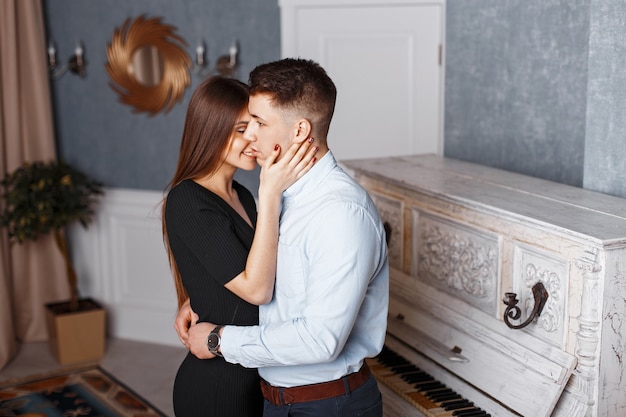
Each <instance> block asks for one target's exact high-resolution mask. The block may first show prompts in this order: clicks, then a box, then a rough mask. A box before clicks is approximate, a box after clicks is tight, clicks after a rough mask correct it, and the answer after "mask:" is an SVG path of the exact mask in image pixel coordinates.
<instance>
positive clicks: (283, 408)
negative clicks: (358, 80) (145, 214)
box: [176, 59, 389, 417]
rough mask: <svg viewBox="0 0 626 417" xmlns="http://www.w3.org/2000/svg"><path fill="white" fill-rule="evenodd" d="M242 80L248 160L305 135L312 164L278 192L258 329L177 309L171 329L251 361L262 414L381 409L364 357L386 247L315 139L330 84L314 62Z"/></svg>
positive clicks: (229, 357) (375, 329)
mask: <svg viewBox="0 0 626 417" xmlns="http://www.w3.org/2000/svg"><path fill="white" fill-rule="evenodd" d="M250 87H251V89H250V102H249V106H248V109H249V111H250V115H251V122H250V123H249V124H248V128H247V129H246V132H245V134H244V136H245V137H247V138H248V139H249V140H251V141H252V145H251V147H252V148H253V149H254V151H255V154H256V157H257V162H258V163H260V164H262V163H263V161H265V159H266V158H267V156H268V155H270V153H271V152H272V149H273V147H274V146H275V144H276V143H278V144H279V145H281V149H288V147H289V145H290V144H292V143H293V142H302V141H304V140H307V139H309V138H311V137H313V138H315V143H316V145H317V146H318V147H319V150H318V152H317V154H316V156H317V158H318V160H317V162H316V164H315V166H313V168H312V169H311V170H310V171H309V172H308V173H307V174H305V175H304V176H303V177H302V178H301V179H300V180H298V181H297V182H296V183H295V184H294V185H292V186H291V187H290V188H288V189H287V190H286V191H285V192H284V194H283V206H282V213H281V219H280V226H279V229H280V237H279V245H278V246H279V247H278V258H277V259H278V262H277V273H276V287H275V291H274V298H273V299H272V301H271V302H270V303H269V304H267V305H263V306H261V307H260V311H259V319H260V323H259V325H258V326H220V325H219V324H220V323H217V324H218V325H217V326H216V324H213V323H206V322H204V323H192V326H191V327H190V328H189V330H188V331H187V324H188V323H189V321H190V318H189V317H190V316H191V309H190V308H189V307H188V305H187V307H183V308H182V309H181V311H180V312H179V315H178V317H177V320H176V329H177V332H178V333H179V336H180V337H181V340H183V341H184V342H185V344H186V346H188V347H189V348H190V350H191V352H192V353H193V354H194V355H196V356H197V357H199V358H201V359H210V358H213V357H215V355H220V356H223V357H224V359H225V360H226V361H228V362H232V363H239V364H241V365H242V366H245V367H249V368H250V367H252V368H259V374H260V375H261V377H262V378H263V382H262V383H261V387H262V391H263V394H264V397H265V411H264V416H266V417H274V416H287V415H289V416H312V415H316V416H356V415H362V416H382V398H381V395H380V391H379V390H378V386H377V384H376V380H375V379H374V378H373V376H372V375H370V373H369V370H368V368H367V366H366V365H365V363H364V359H365V358H367V357H373V356H375V355H376V354H378V352H379V351H380V350H381V348H382V345H383V342H384V338H385V330H386V326H387V305H388V286H389V269H388V268H389V267H388V260H387V246H386V244H385V232H384V228H383V224H382V221H381V219H380V217H379V215H378V212H377V210H376V208H375V206H374V204H373V203H372V201H371V199H370V198H369V196H368V195H367V193H366V192H365V190H364V189H363V188H362V187H361V186H360V185H359V184H358V183H356V182H355V181H354V180H353V179H352V178H351V177H350V176H349V175H347V174H346V173H345V172H344V171H343V170H342V169H341V168H340V167H339V166H338V165H337V162H336V161H335V159H334V157H333V155H332V152H331V151H330V150H329V149H328V145H327V143H326V136H327V134H328V129H329V126H330V121H331V119H332V115H333V112H334V107H335V99H336V89H335V85H334V83H333V82H332V80H331V79H330V77H328V75H327V74H326V72H325V71H324V69H323V68H321V67H320V66H319V65H318V64H316V63H315V62H313V61H308V60H302V59H283V60H280V61H277V62H273V63H269V64H264V65H261V66H259V67H257V68H256V69H254V70H253V71H252V73H251V74H250ZM242 401H245V399H242ZM359 413H360V414H359Z"/></svg>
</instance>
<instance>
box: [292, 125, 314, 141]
mask: <svg viewBox="0 0 626 417" xmlns="http://www.w3.org/2000/svg"><path fill="white" fill-rule="evenodd" d="M294 128H295V133H296V135H295V138H294V142H296V143H302V142H304V141H305V140H307V139H308V138H309V137H310V136H311V132H312V130H313V127H312V126H311V122H309V121H308V120H307V119H300V120H298V122H297V123H296V124H295V126H294Z"/></svg>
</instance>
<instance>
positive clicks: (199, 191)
mask: <svg viewBox="0 0 626 417" xmlns="http://www.w3.org/2000/svg"><path fill="white" fill-rule="evenodd" d="M212 197H213V193H211V192H210V191H209V190H207V189H206V188H204V187H202V186H201V185H199V184H197V183H196V182H195V181H193V180H184V181H181V182H180V183H178V184H176V185H175V186H174V187H172V189H171V190H169V192H168V193H167V198H166V204H167V207H168V208H170V207H171V208H183V209H184V208H191V207H193V206H196V205H199V204H206V202H207V199H212Z"/></svg>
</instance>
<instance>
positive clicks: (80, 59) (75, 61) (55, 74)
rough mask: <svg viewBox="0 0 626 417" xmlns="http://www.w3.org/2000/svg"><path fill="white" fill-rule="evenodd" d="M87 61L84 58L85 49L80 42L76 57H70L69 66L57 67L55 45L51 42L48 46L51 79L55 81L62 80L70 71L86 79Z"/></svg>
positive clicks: (77, 45)
mask: <svg viewBox="0 0 626 417" xmlns="http://www.w3.org/2000/svg"><path fill="white" fill-rule="evenodd" d="M86 66H87V61H85V58H84V51H83V47H82V45H81V44H80V42H76V48H75V49H74V55H72V56H71V57H70V59H69V60H68V61H67V64H65V65H63V66H58V65H57V57H56V49H55V48H54V44H53V43H52V42H50V43H49V44H48V69H49V71H50V77H52V78H53V79H55V80H56V79H57V78H61V76H63V74H65V73H66V72H67V71H68V70H70V71H71V72H73V73H74V74H76V75H78V76H79V77H81V78H84V77H85V67H86Z"/></svg>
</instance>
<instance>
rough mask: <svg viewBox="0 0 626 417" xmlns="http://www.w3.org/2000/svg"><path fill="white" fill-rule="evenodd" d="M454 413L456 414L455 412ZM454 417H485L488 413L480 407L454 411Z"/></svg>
mask: <svg viewBox="0 0 626 417" xmlns="http://www.w3.org/2000/svg"><path fill="white" fill-rule="evenodd" d="M455 413H456V414H455ZM452 415H453V416H454V417H487V416H489V414H487V412H485V411H482V410H480V409H474V410H464V411H455V412H453V413H452Z"/></svg>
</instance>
